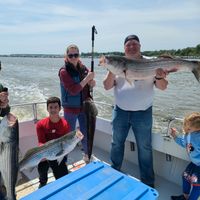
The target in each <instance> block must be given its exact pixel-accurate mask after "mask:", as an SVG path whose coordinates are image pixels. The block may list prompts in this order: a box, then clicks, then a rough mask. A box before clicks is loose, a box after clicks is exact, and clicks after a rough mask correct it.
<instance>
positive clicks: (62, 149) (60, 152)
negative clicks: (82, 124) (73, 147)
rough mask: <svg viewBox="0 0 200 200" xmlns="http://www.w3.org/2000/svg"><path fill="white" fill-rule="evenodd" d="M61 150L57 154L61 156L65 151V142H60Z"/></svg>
mask: <svg viewBox="0 0 200 200" xmlns="http://www.w3.org/2000/svg"><path fill="white" fill-rule="evenodd" d="M60 147H61V150H60V151H59V152H58V153H57V154H56V157H57V156H61V155H62V154H63V153H64V148H63V142H61V143H60Z"/></svg>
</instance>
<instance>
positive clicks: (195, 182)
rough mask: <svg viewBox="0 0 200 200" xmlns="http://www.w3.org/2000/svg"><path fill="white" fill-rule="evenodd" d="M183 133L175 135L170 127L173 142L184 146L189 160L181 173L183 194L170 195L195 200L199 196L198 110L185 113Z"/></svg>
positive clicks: (183, 199) (173, 129)
mask: <svg viewBox="0 0 200 200" xmlns="http://www.w3.org/2000/svg"><path fill="white" fill-rule="evenodd" d="M183 131H184V133H185V134H184V135H177V134H176V129H175V128H172V131H171V135H172V137H173V138H174V140H175V142H176V143H177V144H179V145H180V146H182V147H184V148H186V150H187V153H188V156H189V157H190V159H191V162H190V163H189V164H188V166H187V167H186V169H185V171H184V172H183V175H182V180H183V184H182V185H183V186H182V187H183V194H182V195H180V196H171V199H172V200H197V199H198V198H200V112H193V113H191V114H189V115H187V116H186V117H185V119H184V121H183Z"/></svg>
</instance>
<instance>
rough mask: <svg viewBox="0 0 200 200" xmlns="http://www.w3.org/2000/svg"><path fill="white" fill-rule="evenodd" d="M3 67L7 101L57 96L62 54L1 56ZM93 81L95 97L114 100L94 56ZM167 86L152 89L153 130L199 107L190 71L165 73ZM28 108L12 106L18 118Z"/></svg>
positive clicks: (102, 112) (104, 112) (103, 109)
mask: <svg viewBox="0 0 200 200" xmlns="http://www.w3.org/2000/svg"><path fill="white" fill-rule="evenodd" d="M0 60H1V63H2V70H1V72H0V78H1V81H0V82H1V83H3V85H4V86H5V87H8V88H9V100H10V105H13V104H22V103H31V102H44V101H46V99H47V98H48V97H49V96H59V97H60V87H59V84H60V83H59V77H58V71H59V69H60V67H61V66H62V65H63V62H64V61H63V59H62V58H21V57H15V58H14V57H0ZM82 62H83V63H84V64H85V65H86V66H90V63H91V60H90V59H87V58H84V59H82ZM94 63H95V72H96V78H95V79H96V82H97V85H96V87H95V88H94V100H95V101H100V102H103V103H108V104H113V91H112V90H110V91H105V90H104V88H103V84H102V81H103V79H104V77H105V74H106V73H107V70H105V69H103V68H101V67H99V66H97V64H98V60H97V59H95V60H94ZM168 80H169V85H168V88H167V90H165V91H160V90H158V89H156V90H155V99H154V108H153V112H154V130H156V131H159V132H163V133H165V132H166V129H167V122H166V120H167V119H168V118H169V117H174V116H176V117H180V118H182V117H184V115H185V114H187V113H190V112H193V111H200V95H199V94H200V84H199V83H198V82H197V80H196V79H195V78H194V75H193V74H192V73H191V72H179V73H172V74H170V75H169V76H168ZM97 106H98V110H99V116H100V117H103V118H107V119H110V118H111V108H110V107H109V106H105V105H102V104H98V105H97ZM31 109H32V108H31V107H30V108H29V109H27V108H26V109H25V108H24V109H22V108H15V109H12V112H14V113H15V114H16V115H17V116H18V118H19V119H20V120H24V119H27V118H30V117H32V112H31ZM38 113H39V114H40V116H41V117H43V116H46V115H47V113H46V108H45V106H43V107H42V106H41V107H39V109H38Z"/></svg>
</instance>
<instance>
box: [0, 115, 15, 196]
mask: <svg viewBox="0 0 200 200" xmlns="http://www.w3.org/2000/svg"><path fill="white" fill-rule="evenodd" d="M18 152H19V126H18V121H17V119H16V118H15V116H14V115H12V114H8V116H5V117H4V118H3V119H2V120H1V123H0V199H1V200H2V199H4V198H5V199H6V200H16V193H15V185H16V182H17V174H18Z"/></svg>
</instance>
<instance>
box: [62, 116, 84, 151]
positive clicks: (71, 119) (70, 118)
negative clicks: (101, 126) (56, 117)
mask: <svg viewBox="0 0 200 200" xmlns="http://www.w3.org/2000/svg"><path fill="white" fill-rule="evenodd" d="M64 118H65V120H67V122H68V123H69V124H70V127H71V130H75V129H76V121H77V120H78V122H79V127H80V131H81V132H82V134H83V135H84V137H83V139H82V140H81V143H82V146H83V150H84V153H85V154H88V145H87V122H86V116H85V113H83V112H81V113H79V114H73V113H66V112H64Z"/></svg>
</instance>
